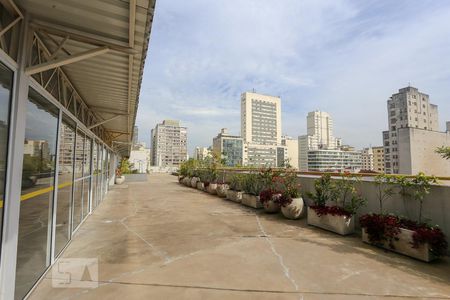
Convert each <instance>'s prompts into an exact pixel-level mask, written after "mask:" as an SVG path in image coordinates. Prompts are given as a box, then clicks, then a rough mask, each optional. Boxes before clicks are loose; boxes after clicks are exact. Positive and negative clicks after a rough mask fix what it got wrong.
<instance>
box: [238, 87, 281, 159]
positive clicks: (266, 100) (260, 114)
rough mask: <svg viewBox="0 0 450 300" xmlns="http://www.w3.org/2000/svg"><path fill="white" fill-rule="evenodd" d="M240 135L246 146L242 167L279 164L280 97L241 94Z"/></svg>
mask: <svg viewBox="0 0 450 300" xmlns="http://www.w3.org/2000/svg"><path fill="white" fill-rule="evenodd" d="M241 134H242V138H243V140H244V143H245V146H244V164H245V165H249V166H260V167H263V166H265V167H275V166H277V165H279V163H278V157H279V156H278V147H282V146H281V99H280V97H275V96H270V95H263V94H258V93H255V92H245V93H243V94H242V95H241ZM280 159H281V158H280Z"/></svg>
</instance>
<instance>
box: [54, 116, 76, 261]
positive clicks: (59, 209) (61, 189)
mask: <svg viewBox="0 0 450 300" xmlns="http://www.w3.org/2000/svg"><path fill="white" fill-rule="evenodd" d="M75 126H76V125H75V123H74V122H73V121H72V120H70V119H69V118H68V117H66V116H65V115H64V116H63V120H62V123H61V129H60V132H59V161H58V192H57V193H58V198H57V199H58V200H57V201H58V203H57V206H56V221H55V222H56V232H55V253H56V254H59V252H61V250H62V249H63V248H64V246H65V245H66V244H67V242H68V241H69V239H70V206H71V203H72V187H73V168H74V152H75V132H76V131H75Z"/></svg>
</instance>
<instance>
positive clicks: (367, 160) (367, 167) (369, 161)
mask: <svg viewBox="0 0 450 300" xmlns="http://www.w3.org/2000/svg"><path fill="white" fill-rule="evenodd" d="M361 152H362V170H363V171H374V166H373V149H372V148H364V149H363V150H362V151H361Z"/></svg>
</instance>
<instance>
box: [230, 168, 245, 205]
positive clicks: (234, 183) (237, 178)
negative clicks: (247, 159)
mask: <svg viewBox="0 0 450 300" xmlns="http://www.w3.org/2000/svg"><path fill="white" fill-rule="evenodd" d="M244 176H245V175H244V174H239V173H235V174H233V175H231V178H230V188H229V189H228V190H227V191H226V193H227V199H228V200H231V201H234V202H237V203H241V201H242V194H243V187H244V179H245V177H244Z"/></svg>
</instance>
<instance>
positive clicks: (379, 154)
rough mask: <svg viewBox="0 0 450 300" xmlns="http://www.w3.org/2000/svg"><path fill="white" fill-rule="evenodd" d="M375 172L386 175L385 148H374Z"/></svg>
mask: <svg viewBox="0 0 450 300" xmlns="http://www.w3.org/2000/svg"><path fill="white" fill-rule="evenodd" d="M372 152H373V170H374V171H375V172H378V173H385V170H384V147H383V146H380V147H372Z"/></svg>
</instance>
